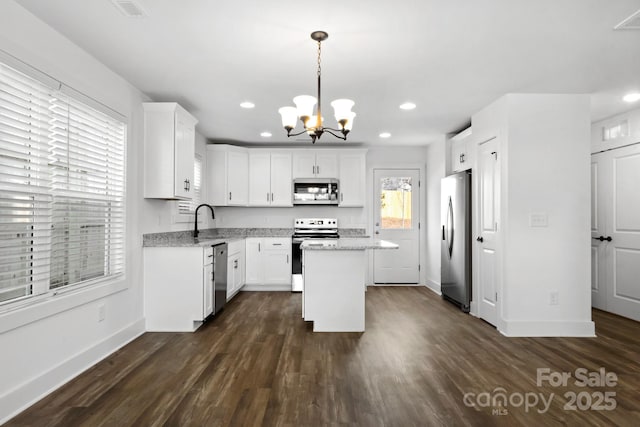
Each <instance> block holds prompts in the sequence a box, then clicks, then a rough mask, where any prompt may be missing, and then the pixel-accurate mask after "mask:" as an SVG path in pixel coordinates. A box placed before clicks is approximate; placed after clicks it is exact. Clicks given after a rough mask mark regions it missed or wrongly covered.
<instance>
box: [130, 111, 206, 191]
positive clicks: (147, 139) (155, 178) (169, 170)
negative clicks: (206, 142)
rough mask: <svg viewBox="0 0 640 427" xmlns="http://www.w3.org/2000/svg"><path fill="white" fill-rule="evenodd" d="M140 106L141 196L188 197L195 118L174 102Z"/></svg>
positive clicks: (191, 186)
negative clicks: (142, 116)
mask: <svg viewBox="0 0 640 427" xmlns="http://www.w3.org/2000/svg"><path fill="white" fill-rule="evenodd" d="M143 108H144V197H145V198H151V199H190V198H191V197H192V194H193V191H194V190H193V162H194V156H195V126H196V124H197V123H198V121H197V120H196V119H195V118H194V117H193V116H192V115H191V114H189V113H188V112H187V111H186V110H185V109H184V108H182V107H181V106H180V105H178V104H177V103H175V102H145V103H143Z"/></svg>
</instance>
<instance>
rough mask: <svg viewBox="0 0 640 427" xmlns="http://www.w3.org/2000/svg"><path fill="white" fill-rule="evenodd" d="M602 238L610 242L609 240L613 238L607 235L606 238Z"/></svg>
mask: <svg viewBox="0 0 640 427" xmlns="http://www.w3.org/2000/svg"><path fill="white" fill-rule="evenodd" d="M604 240H606V241H607V242H610V241H612V240H613V239H612V238H611V236H607V238H606V239H604Z"/></svg>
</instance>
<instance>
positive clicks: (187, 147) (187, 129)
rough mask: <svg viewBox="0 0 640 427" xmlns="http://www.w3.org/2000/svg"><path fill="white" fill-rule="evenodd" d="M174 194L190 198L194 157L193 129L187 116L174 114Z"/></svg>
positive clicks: (178, 112) (178, 111)
mask: <svg viewBox="0 0 640 427" xmlns="http://www.w3.org/2000/svg"><path fill="white" fill-rule="evenodd" d="M174 150H175V151H174V159H175V165H174V169H175V175H174V185H175V188H174V190H175V196H176V197H179V198H183V199H190V198H191V197H192V194H193V163H194V158H195V129H194V127H193V125H192V124H191V122H190V121H189V120H188V118H187V117H185V116H184V114H182V113H181V112H180V110H177V111H176V114H175V141H174Z"/></svg>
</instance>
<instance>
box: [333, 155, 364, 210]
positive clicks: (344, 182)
mask: <svg viewBox="0 0 640 427" xmlns="http://www.w3.org/2000/svg"><path fill="white" fill-rule="evenodd" d="M365 155H366V151H365V150H348V151H343V152H340V168H339V172H340V173H339V175H338V178H339V180H340V187H339V189H340V200H339V206H340V207H361V206H364V204H365V203H364V198H365V174H366V159H365Z"/></svg>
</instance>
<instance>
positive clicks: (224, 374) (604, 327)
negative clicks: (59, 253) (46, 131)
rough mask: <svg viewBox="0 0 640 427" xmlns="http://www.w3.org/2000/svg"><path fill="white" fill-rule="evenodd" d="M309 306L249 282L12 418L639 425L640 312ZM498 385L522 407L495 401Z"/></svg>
mask: <svg viewBox="0 0 640 427" xmlns="http://www.w3.org/2000/svg"><path fill="white" fill-rule="evenodd" d="M300 304H301V296H300V294H291V293H288V292H260V293H259V292H243V293H240V294H239V295H238V296H237V297H236V298H234V299H233V300H232V301H231V302H230V303H229V304H228V305H227V307H226V308H225V309H224V310H223V312H222V313H221V314H220V315H219V316H218V317H217V318H216V319H215V320H213V321H210V322H208V323H206V324H205V325H203V327H201V328H200V329H199V330H198V331H197V332H196V333H193V334H188V333H184V334H178V333H147V334H144V335H143V336H141V337H140V338H138V339H137V340H135V341H134V342H132V343H131V344H129V345H127V346H126V347H124V348H123V349H121V350H119V351H117V352H116V353H114V354H113V355H111V356H110V357H108V358H107V359H105V360H104V361H102V362H101V363H99V364H97V365H96V366H94V367H93V368H91V369H90V370H88V371H87V372H85V373H84V374H82V375H80V376H79V377H77V378H76V379H74V380H73V381H71V382H69V383H68V384H66V385H65V386H63V387H61V388H60V389H59V390H57V391H55V392H54V393H52V394H51V395H49V396H47V397H46V398H44V399H43V400H41V401H40V402H38V403H37V404H35V405H34V406H32V407H31V408H29V409H28V410H26V411H24V412H23V413H21V414H19V415H18V416H17V417H15V418H14V419H12V420H11V421H10V422H9V423H8V424H7V425H9V426H25V425H36V426H45V425H46V426H92V427H93V426H102V425H106V426H129V425H131V426H157V425H167V426H227V425H234V426H254V425H255V426H260V425H262V426H323V425H345V426H347V425H349V426H352V425H357V426H367V427H369V426H403V427H404V426H431V425H434V426H437V425H443V426H485V425H487V426H492V425H497V426H518V425H523V426H556V425H557V426H562V425H569V426H587V425H594V426H613V425H617V426H638V425H640V323H637V322H634V321H631V320H626V319H623V318H620V317H617V316H614V315H610V314H607V313H604V312H600V311H597V310H596V311H594V320H595V321H596V329H597V334H598V337H597V338H506V337H503V336H502V335H500V334H499V333H498V332H497V331H496V330H495V329H494V328H493V327H491V326H490V325H488V324H486V323H484V322H483V321H481V320H479V319H477V318H474V317H472V316H469V315H466V314H463V313H461V312H460V311H458V310H457V309H456V308H455V307H453V306H452V305H450V304H448V303H446V302H444V301H442V300H441V299H440V298H439V297H438V296H437V295H435V294H433V293H432V292H430V291H429V290H427V289H426V288H410V287H382V288H369V291H368V293H367V331H366V332H365V333H363V334H358V333H346V334H345V333H313V332H311V325H310V324H307V323H305V322H304V321H302V319H301V318H300ZM601 367H604V368H605V369H606V370H607V371H612V372H615V373H616V374H617V376H618V382H617V385H616V386H611V387H578V386H577V385H575V384H574V381H575V377H574V378H572V379H570V380H569V383H568V385H567V386H559V387H551V386H550V385H548V384H546V383H545V385H544V386H542V387H538V386H537V385H536V372H537V371H536V370H537V368H550V369H551V371H558V372H571V373H572V374H573V373H574V371H575V370H576V369H577V368H586V369H588V370H589V371H597V370H598V369H599V368H601ZM499 387H502V388H503V389H504V393H506V395H507V396H508V397H510V398H511V399H512V401H513V404H508V406H503V407H499V406H495V407H494V406H492V405H490V402H487V401H486V398H487V397H490V398H493V397H494V395H495V393H497V392H499V391H500V390H498V391H496V392H495V393H494V390H495V389H496V388H499ZM567 392H569V393H570V392H576V393H579V392H586V394H584V393H583V396H582V397H580V399H582V400H581V401H580V399H579V402H578V403H580V404H581V405H583V406H582V407H583V408H584V407H586V406H589V405H588V403H589V402H587V399H588V400H591V403H594V404H595V403H598V402H597V400H599V397H598V396H597V393H604V392H615V393H616V394H615V398H614V399H615V404H616V405H617V407H616V408H615V409H614V410H610V411H607V410H579V409H578V408H576V410H565V409H564V406H565V404H567V403H569V404H570V403H571V402H570V400H568V399H567V398H565V396H564V394H565V393H567ZM468 393H475V395H469V394H468ZM483 393H485V394H483ZM486 393H489V394H486ZM534 393H535V394H536V396H540V394H542V396H543V397H544V399H546V400H548V399H549V396H550V395H551V393H554V396H553V397H552V400H551V404H550V407H549V409H548V410H547V411H546V412H545V411H544V409H543V408H544V405H543V404H542V403H541V402H539V403H538V404H537V405H536V406H531V407H530V408H529V410H528V411H527V410H526V409H525V407H524V406H519V407H515V406H514V405H515V404H518V403H519V402H520V401H519V397H518V395H519V396H523V397H524V398H525V399H529V400H530V402H531V403H533V397H532V396H533V394H534ZM465 394H467V400H466V401H467V403H475V404H476V406H475V407H471V406H468V405H465ZM514 396H515V397H514ZM485 403H487V405H488V406H487V405H485ZM507 403H508V402H507ZM600 403H602V404H603V405H604V403H603V402H600ZM609 403H611V402H609ZM584 405H586V406H584ZM504 410H506V411H507V413H506V414H504V415H498V414H497V413H493V412H494V411H495V412H498V411H504ZM539 411H541V412H543V413H539Z"/></svg>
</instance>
